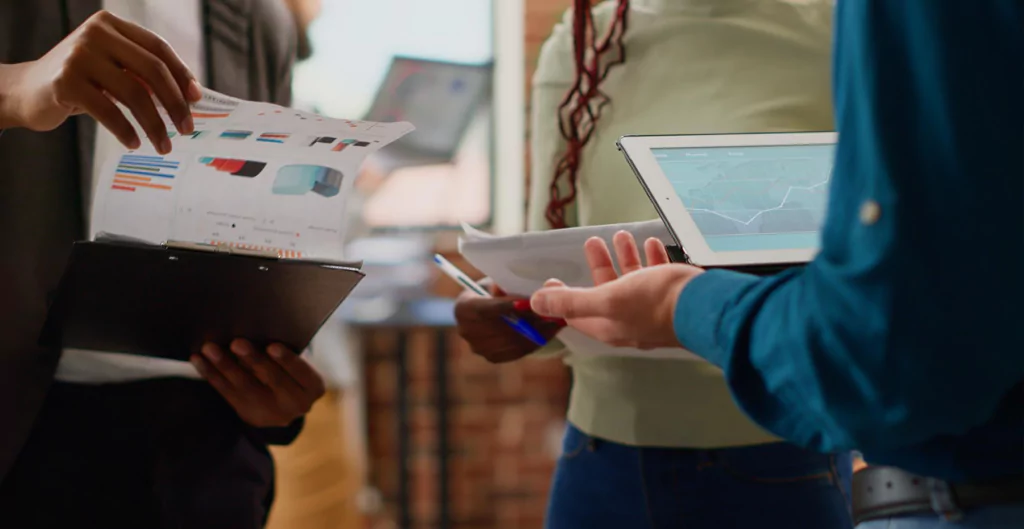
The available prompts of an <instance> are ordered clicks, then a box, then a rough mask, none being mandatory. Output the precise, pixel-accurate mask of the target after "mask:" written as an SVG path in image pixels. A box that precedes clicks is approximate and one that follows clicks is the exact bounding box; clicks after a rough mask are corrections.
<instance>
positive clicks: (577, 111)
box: [545, 0, 629, 229]
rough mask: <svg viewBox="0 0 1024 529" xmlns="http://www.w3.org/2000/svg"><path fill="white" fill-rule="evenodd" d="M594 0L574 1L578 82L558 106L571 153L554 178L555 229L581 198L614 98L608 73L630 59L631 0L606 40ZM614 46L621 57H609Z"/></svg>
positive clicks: (621, 2)
mask: <svg viewBox="0 0 1024 529" xmlns="http://www.w3.org/2000/svg"><path fill="white" fill-rule="evenodd" d="M591 2H592V0H574V1H573V23H572V35H573V59H574V62H575V64H576V80H575V82H574V83H573V86H572V88H570V89H569V93H567V94H566V95H565V99H563V100H562V104H561V106H559V107H558V126H559V129H560V130H561V133H562V137H563V138H565V141H566V149H565V154H564V155H563V156H562V158H561V159H560V160H559V161H558V164H557V165H556V166H555V177H554V179H553V180H552V182H551V201H550V202H548V207H547V211H546V214H545V217H546V218H547V221H548V223H550V224H551V227H552V228H554V229H558V228H564V227H566V223H565V209H566V207H567V206H568V205H569V204H572V203H573V202H574V201H575V200H576V189H577V180H578V179H579V170H580V155H581V154H582V152H583V147H585V146H586V145H587V143H588V142H589V141H590V138H591V136H593V134H594V127H595V125H596V124H597V121H598V120H599V119H600V118H601V113H602V111H603V110H604V107H605V106H606V105H608V103H610V102H611V98H609V97H608V95H607V94H605V93H604V92H602V91H601V88H600V87H601V83H602V82H603V81H604V80H605V78H607V77H608V72H609V71H610V70H611V69H612V68H614V67H615V66H618V65H620V64H622V63H624V62H626V48H625V46H624V45H623V39H624V37H625V34H626V26H627V24H628V22H629V0H618V7H616V10H615V17H614V18H613V19H612V22H611V26H610V27H609V28H608V32H607V33H606V34H605V35H604V37H602V38H601V39H600V40H599V39H598V37H597V32H596V30H595V28H594V14H593V12H592V11H591V7H592V6H591ZM613 50H614V53H615V55H614V56H611V58H609V59H608V60H605V58H606V57H607V56H609V54H611V53H612V52H613ZM563 180H567V181H568V183H569V192H568V194H566V195H565V196H562V194H563V193H562V190H561V189H560V188H559V183H560V182H562V181H563Z"/></svg>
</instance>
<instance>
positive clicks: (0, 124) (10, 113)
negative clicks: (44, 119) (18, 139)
mask: <svg viewBox="0 0 1024 529" xmlns="http://www.w3.org/2000/svg"><path fill="white" fill-rule="evenodd" d="M26 64H27V63H19V64H0V129H8V128H14V127H24V126H25V123H24V122H23V120H22V118H21V113H20V112H19V109H18V103H17V97H16V93H17V87H18V85H19V83H20V81H21V79H22V77H23V76H24V72H25V68H26Z"/></svg>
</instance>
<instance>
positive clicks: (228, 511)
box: [0, 379, 274, 529]
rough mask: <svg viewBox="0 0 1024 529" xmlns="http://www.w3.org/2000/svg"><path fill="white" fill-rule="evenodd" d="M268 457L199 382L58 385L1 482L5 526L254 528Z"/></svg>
mask: <svg viewBox="0 0 1024 529" xmlns="http://www.w3.org/2000/svg"><path fill="white" fill-rule="evenodd" d="M273 478H274V466H273V461H272V460H271V458H270V454H269V452H268V451H267V448H266V445H264V444H263V442H262V441H261V440H260V439H259V438H258V435H254V434H252V433H250V429H249V428H247V427H246V426H245V425H244V424H243V423H242V422H241V421H240V420H239V418H238V416H237V415H235V413H234V412H233V410H231V409H230V408H229V407H228V406H227V404H226V403H224V401H223V400H222V399H221V398H220V397H219V396H218V395H217V394H216V393H215V392H214V391H213V390H212V389H211V388H210V387H209V386H208V385H206V384H205V383H202V382H196V381H190V380H177V379H173V380H172V379H165V380H152V381H143V382H133V383H128V384H110V385H102V386H84V385H75V384H63V383H55V384H54V386H53V388H52V389H51V391H50V393H49V395H48V397H47V400H46V403H45V404H44V406H43V410H42V411H41V413H40V415H39V417H38V418H37V420H36V424H35V427H34V430H33V432H32V434H31V436H30V437H29V440H28V443H27V444H26V446H25V448H24V449H23V450H22V452H21V453H20V454H19V455H18V459H17V460H16V461H15V464H14V467H13V468H12V469H11V471H10V473H9V474H8V475H7V477H6V478H5V479H4V482H3V483H2V484H0V528H18V529H36V528H40V529H41V528H47V529H48V528H51V527H52V528H58V527H59V528H66V527H86V528H92V527H96V528H104V529H117V528H122V527H123V528H132V529H143V528H145V529H149V528H154V529H165V528H166V529H170V528H175V529H176V528H188V529H203V528H207V527H209V528H217V529H234V528H238V529H255V528H259V527H262V526H263V525H264V523H265V521H266V515H267V513H268V511H269V507H270V503H271V501H272V499H273V488H274V487H273Z"/></svg>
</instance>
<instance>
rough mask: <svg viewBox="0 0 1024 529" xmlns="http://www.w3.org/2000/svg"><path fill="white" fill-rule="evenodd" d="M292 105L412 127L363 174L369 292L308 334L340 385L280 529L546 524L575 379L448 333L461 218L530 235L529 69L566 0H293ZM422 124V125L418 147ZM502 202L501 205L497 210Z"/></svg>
mask: <svg viewBox="0 0 1024 529" xmlns="http://www.w3.org/2000/svg"><path fill="white" fill-rule="evenodd" d="M288 4H289V6H290V7H291V9H292V11H293V13H294V14H295V15H296V22H297V24H299V25H300V27H301V28H304V29H305V32H304V34H305V39H304V40H303V42H301V43H300V55H302V56H304V59H303V61H302V62H301V64H300V65H299V66H298V68H297V70H296V72H295V77H294V85H293V88H294V95H295V105H296V106H298V107H300V108H303V109H306V110H312V111H316V112H320V113H323V114H326V115H329V116H332V117H343V118H366V119H373V120H381V121H392V120H396V119H402V120H409V121H412V122H414V123H415V124H416V125H417V126H418V128H419V131H420V132H417V133H413V134H411V135H410V136H408V137H407V138H405V139H403V140H402V141H401V142H400V143H399V144H396V145H395V146H392V147H389V148H388V149H385V151H384V152H382V153H380V154H379V155H378V156H377V157H375V158H373V159H371V160H369V161H368V163H367V164H366V166H365V167H364V169H363V172H362V174H361V175H360V177H359V180H358V182H357V188H358V189H359V195H360V196H359V198H358V200H357V201H356V203H354V204H352V205H351V211H352V218H351V222H352V229H351V230H350V233H351V242H350V244H349V246H348V248H347V251H348V254H349V255H348V257H350V258H355V259H363V260H364V261H365V266H364V270H366V271H367V279H366V280H365V281H364V282H363V283H362V284H360V286H359V288H358V289H357V291H356V292H355V293H354V295H353V298H351V299H350V300H348V301H346V303H345V304H344V306H343V307H342V309H341V310H340V311H339V313H338V314H336V315H335V317H334V318H333V319H332V320H331V321H330V322H328V324H327V325H325V327H324V329H323V330H322V331H321V333H320V335H319V336H317V339H316V340H315V341H314V343H313V346H312V349H313V358H314V359H315V360H316V362H317V363H318V367H319V368H320V369H321V370H322V371H323V372H324V373H325V375H326V376H327V378H328V380H329V382H330V386H331V391H330V392H329V394H328V395H327V397H326V398H324V399H322V400H321V401H320V402H319V403H318V404H317V405H316V407H315V408H314V410H313V412H312V413H311V414H310V416H309V417H308V419H307V425H306V428H305V430H304V432H303V434H302V435H301V436H300V438H299V439H298V440H297V441H296V443H295V444H294V445H292V446H289V447H286V448H278V449H275V453H274V455H275V459H276V461H277V466H278V473H279V481H278V499H277V503H276V506H275V508H274V511H273V512H272V514H271V521H270V527H271V528H272V529H288V528H303V529H319V528H328V527H331V528H338V527H344V528H356V527H365V528H374V529H377V528H381V529H383V528H396V529H406V528H431V529H448V528H457V529H475V528H480V529H483V528H487V529H526V528H536V529H539V528H541V527H542V526H543V517H544V510H545V505H546V502H547V495H548V488H549V485H550V479H551V474H552V472H553V470H554V466H555V462H556V460H557V458H558V456H559V448H560V440H561V435H562V432H563V428H564V423H563V422H562V421H563V417H564V415H565V409H566V405H567V399H568V391H569V385H570V377H569V373H568V371H567V369H566V367H565V366H564V365H563V364H562V363H561V362H560V361H557V360H526V361H520V362H514V363H511V364H506V365H503V366H501V367H500V368H499V367H497V366H493V365H490V364H488V363H487V362H486V361H485V360H483V359H481V358H478V357H475V356H473V355H472V354H470V352H469V351H468V350H467V349H466V347H465V345H464V344H463V343H462V342H461V341H460V340H459V339H458V337H457V335H455V334H454V332H453V330H452V325H453V320H452V298H453V297H454V296H455V295H457V294H458V292H459V290H458V288H457V287H456V286H455V285H453V284H452V283H450V282H449V280H447V279H445V278H442V277H440V276H439V275H438V274H437V273H436V272H435V270H434V267H433V265H432V264H431V262H430V256H431V254H432V253H434V252H435V251H439V252H441V253H444V254H446V255H448V256H449V257H451V259H452V260H453V261H455V263H456V264H457V265H459V266H466V265H465V263H464V262H462V261H460V260H458V258H457V255H456V252H455V243H456V240H457V236H458V233H459V232H460V231H461V227H460V224H461V223H467V224H472V225H474V226H477V227H481V228H484V229H487V230H490V231H494V232H496V233H513V232H516V231H520V230H521V229H522V227H523V224H524V219H523V215H524V208H525V196H526V190H527V185H528V175H527V174H526V167H527V163H526V162H527V157H528V154H527V155H526V156H524V153H526V152H527V150H526V145H527V137H528V136H527V135H528V130H526V116H527V111H528V109H527V101H529V94H528V86H529V75H530V73H531V72H532V70H533V67H534V65H535V60H536V55H537V53H538V51H539V47H540V45H541V43H542V42H543V41H544V39H545V38H546V37H547V36H548V34H549V33H550V31H551V29H552V27H553V26H554V24H555V23H556V22H557V21H558V20H559V19H560V17H561V15H562V13H563V12H564V11H565V9H566V8H567V7H568V5H569V1H568V0H431V1H425V0H373V1H355V0H289V1H288ZM424 131H430V133H429V134H427V133H425V132H424ZM496 197H500V200H495V198H496Z"/></svg>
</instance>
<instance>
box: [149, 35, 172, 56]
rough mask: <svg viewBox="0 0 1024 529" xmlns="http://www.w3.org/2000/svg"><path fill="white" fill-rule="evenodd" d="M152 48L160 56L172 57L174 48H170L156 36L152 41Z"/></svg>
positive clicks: (161, 38)
mask: <svg viewBox="0 0 1024 529" xmlns="http://www.w3.org/2000/svg"><path fill="white" fill-rule="evenodd" d="M153 46H154V47H155V48H156V52H157V53H159V54H160V55H161V56H164V57H166V56H174V48H172V47H171V45H170V44H169V43H168V42H167V41H166V40H164V39H163V37H160V36H156V38H155V40H154V41H153Z"/></svg>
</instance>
